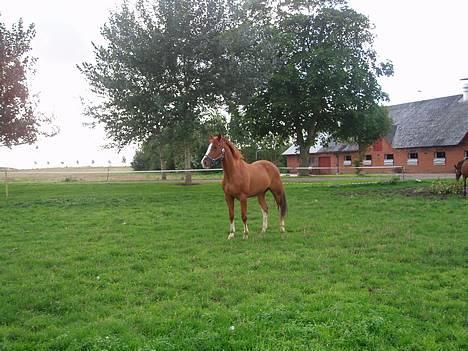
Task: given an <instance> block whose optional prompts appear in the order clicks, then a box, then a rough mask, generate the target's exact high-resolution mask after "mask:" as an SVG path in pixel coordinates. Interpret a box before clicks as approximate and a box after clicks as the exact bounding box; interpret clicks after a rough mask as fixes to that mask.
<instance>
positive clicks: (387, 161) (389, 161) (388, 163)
mask: <svg viewBox="0 0 468 351" xmlns="http://www.w3.org/2000/svg"><path fill="white" fill-rule="evenodd" d="M388 155H392V158H391V159H389V158H387V156H388ZM394 162H395V160H394V155H393V154H385V155H384V161H383V163H384V166H393V164H394Z"/></svg>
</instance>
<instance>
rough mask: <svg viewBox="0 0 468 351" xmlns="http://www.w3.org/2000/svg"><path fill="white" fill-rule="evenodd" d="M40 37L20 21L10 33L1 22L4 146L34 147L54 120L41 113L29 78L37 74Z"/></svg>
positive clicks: (0, 127) (1, 137) (0, 105)
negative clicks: (35, 50) (35, 48)
mask: <svg viewBox="0 0 468 351" xmlns="http://www.w3.org/2000/svg"><path fill="white" fill-rule="evenodd" d="M35 34H36V31H35V28H34V25H33V24H30V25H29V26H28V27H27V28H25V26H24V25H23V21H22V20H21V19H20V20H19V21H18V22H16V23H15V24H13V25H12V27H11V28H10V29H9V28H7V27H6V26H5V24H4V23H3V22H1V18H0V146H2V145H3V146H7V147H12V146H14V145H21V144H32V143H34V142H35V141H36V140H37V137H38V136H39V135H45V136H52V135H55V134H56V132H57V131H56V130H54V129H53V128H52V129H51V130H49V131H45V130H44V129H43V127H45V126H47V125H49V126H50V121H51V119H50V118H48V117H46V116H45V115H44V114H41V113H40V112H38V111H37V105H38V97H37V96H35V95H31V93H30V91H29V83H28V77H29V76H31V75H32V74H33V73H34V63H35V62H36V58H35V57H33V56H31V55H30V51H31V41H32V39H33V38H34V36H35Z"/></svg>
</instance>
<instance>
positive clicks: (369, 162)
mask: <svg viewBox="0 0 468 351" xmlns="http://www.w3.org/2000/svg"><path fill="white" fill-rule="evenodd" d="M362 164H363V165H364V166H372V155H366V156H365V157H364V161H363V162H362Z"/></svg>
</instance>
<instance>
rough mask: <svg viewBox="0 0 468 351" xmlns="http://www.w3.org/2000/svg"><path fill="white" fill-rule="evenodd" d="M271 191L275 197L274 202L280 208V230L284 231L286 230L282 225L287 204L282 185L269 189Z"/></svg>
mask: <svg viewBox="0 0 468 351" xmlns="http://www.w3.org/2000/svg"><path fill="white" fill-rule="evenodd" d="M271 192H272V193H273V197H274V198H275V201H276V204H277V205H278V209H279V210H280V232H281V233H284V232H285V231H286V229H285V225H284V218H285V216H286V211H287V204H286V195H285V193H284V189H283V186H279V187H277V188H275V189H271Z"/></svg>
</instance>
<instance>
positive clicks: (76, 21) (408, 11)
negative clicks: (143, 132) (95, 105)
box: [0, 0, 468, 168]
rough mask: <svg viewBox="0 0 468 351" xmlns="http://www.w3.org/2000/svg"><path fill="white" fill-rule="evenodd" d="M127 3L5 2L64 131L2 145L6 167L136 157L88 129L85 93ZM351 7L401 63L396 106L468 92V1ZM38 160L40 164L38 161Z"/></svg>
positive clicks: (44, 103)
mask: <svg viewBox="0 0 468 351" xmlns="http://www.w3.org/2000/svg"><path fill="white" fill-rule="evenodd" d="M120 3H121V0H93V1H91V0H81V1H71V0H70V1H67V0H40V1H38V0H29V1H28V0H1V5H0V14H1V20H2V21H5V22H7V23H8V24H11V23H12V22H13V21H16V20H17V19H18V18H20V17H22V18H23V20H24V21H25V23H27V24H29V23H31V22H32V23H34V24H35V25H36V31H37V35H36V38H35V39H34V41H33V55H34V56H36V57H37V58H38V62H37V65H36V69H37V73H36V75H35V77H34V81H33V91H34V92H39V93H40V98H41V110H42V111H43V112H46V113H53V114H54V115H55V116H56V121H55V123H56V124H57V125H58V126H59V127H60V134H59V135H58V136H56V137H54V138H49V139H47V140H40V141H39V142H38V143H37V144H36V145H33V146H21V147H15V148H13V149H12V150H8V149H5V148H0V167H2V166H9V167H16V168H33V167H45V166H47V162H49V163H50V166H59V165H60V164H61V162H65V164H67V165H70V166H74V165H76V161H79V164H80V165H89V164H91V160H95V162H96V164H99V165H107V163H108V161H111V162H112V164H113V165H120V164H121V161H122V157H123V156H125V158H126V159H127V163H129V162H130V160H131V159H132V158H133V154H134V150H135V147H129V148H127V149H125V150H122V151H121V152H120V153H117V150H108V149H104V148H103V146H104V145H105V144H106V143H107V142H108V141H106V140H105V135H104V133H103V131H102V130H101V129H93V130H92V129H89V128H87V127H83V122H85V121H86V120H85V118H84V117H83V116H82V110H83V109H82V106H81V102H80V96H86V95H87V94H88V88H87V85H86V83H85V81H84V79H83V77H82V76H81V75H80V73H79V72H78V70H77V69H76V64H79V63H81V62H83V61H90V60H92V58H93V56H92V46H91V41H95V42H99V40H100V33H99V29H100V27H101V26H102V25H103V24H104V23H105V22H106V20H107V18H108V13H109V10H111V9H115V8H116V6H117V5H118V4H120ZM349 3H350V5H351V7H353V8H355V9H356V10H358V11H360V12H362V13H364V14H366V15H367V16H369V18H370V20H371V21H372V22H373V23H374V24H375V33H376V35H377V39H376V42H375V47H376V49H377V52H378V53H379V55H380V58H381V59H389V60H391V61H392V62H393V64H394V68H395V75H394V76H393V77H391V78H385V79H383V80H382V81H381V84H382V86H383V88H384V90H385V91H386V92H387V93H388V94H389V95H390V104H397V103H402V102H409V101H416V100H423V99H429V98H435V97H442V96H449V95H455V94H460V93H461V83H460V81H459V80H460V79H461V78H466V77H468V32H467V30H466V18H465V17H466V15H467V14H468V0H444V1H440V0H439V1H437V0H411V1H410V0H350V1H349ZM34 162H36V164H35V163H34Z"/></svg>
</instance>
